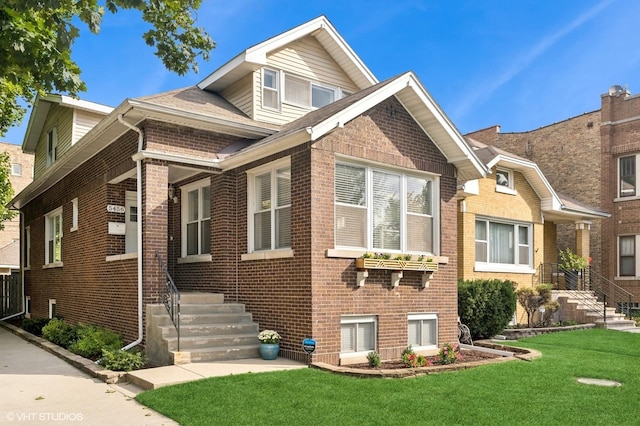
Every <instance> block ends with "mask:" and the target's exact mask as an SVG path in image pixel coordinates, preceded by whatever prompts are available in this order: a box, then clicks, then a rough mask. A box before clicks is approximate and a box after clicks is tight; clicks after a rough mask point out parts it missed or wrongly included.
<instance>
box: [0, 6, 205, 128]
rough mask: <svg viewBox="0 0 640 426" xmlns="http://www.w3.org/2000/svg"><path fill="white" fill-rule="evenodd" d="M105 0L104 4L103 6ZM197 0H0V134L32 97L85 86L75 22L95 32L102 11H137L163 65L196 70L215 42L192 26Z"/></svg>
mask: <svg viewBox="0 0 640 426" xmlns="http://www.w3.org/2000/svg"><path fill="white" fill-rule="evenodd" d="M103 3H104V4H103ZM200 3H201V0H55V1H46V2H45V1H42V0H0V34H2V36H1V37H0V58H2V59H1V60H0V136H2V135H4V134H5V133H6V131H7V129H8V128H9V127H11V126H12V125H14V124H17V123H19V122H20V121H21V120H22V118H23V117H24V114H25V109H24V108H22V107H21V106H20V104H19V100H20V99H22V100H24V101H26V102H27V103H29V104H31V103H33V101H34V99H35V97H36V95H38V94H40V95H44V94H46V93H52V92H59V93H69V94H70V95H71V96H77V94H78V92H81V91H84V90H86V86H85V84H84V82H83V81H82V80H81V78H80V68H79V67H78V65H77V64H76V63H75V62H74V61H73V60H72V59H71V46H72V44H73V42H74V40H75V39H76V37H78V35H79V29H78V27H77V26H76V25H75V23H76V22H78V21H80V22H83V23H84V24H86V25H87V27H88V28H89V30H90V31H91V32H92V33H94V34H97V33H99V32H100V24H101V22H102V18H103V16H104V13H105V8H106V9H107V10H108V11H109V12H111V13H117V12H118V11H119V10H122V9H136V10H139V11H140V12H141V13H142V19H143V20H144V21H146V22H148V23H149V24H151V26H152V28H151V29H149V30H148V31H146V32H145V33H144V34H143V35H142V37H143V38H144V40H145V42H146V43H147V44H148V45H149V46H152V47H155V48H156V51H155V54H156V56H158V57H159V58H160V59H161V60H162V62H163V64H164V66H165V67H166V68H167V69H169V70H170V71H173V72H176V73H178V74H179V75H183V74H185V73H187V72H188V71H189V70H190V69H192V70H193V71H195V72H197V71H198V66H197V61H196V59H197V58H198V57H199V56H202V58H203V59H204V60H208V59H209V51H210V50H212V49H213V48H214V47H215V43H214V41H213V40H212V39H211V38H210V37H209V35H208V34H207V33H206V32H205V31H204V29H202V28H199V27H196V26H195V23H196V15H195V12H196V10H197V9H198V8H199V7H200Z"/></svg>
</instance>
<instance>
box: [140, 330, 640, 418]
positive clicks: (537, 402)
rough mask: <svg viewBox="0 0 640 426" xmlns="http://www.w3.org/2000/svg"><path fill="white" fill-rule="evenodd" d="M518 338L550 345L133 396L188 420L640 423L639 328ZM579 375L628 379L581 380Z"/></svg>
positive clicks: (263, 376)
mask: <svg viewBox="0 0 640 426" xmlns="http://www.w3.org/2000/svg"><path fill="white" fill-rule="evenodd" d="M516 344H517V345H518V346H523V347H530V348H534V349H537V350H539V351H541V352H542V354H543V355H542V357H540V358H538V359H536V360H534V361H532V362H526V361H511V362H506V363H500V364H494V365H486V366H482V367H478V368H473V369H470V370H461V371H457V372H449V373H441V374H434V375H430V376H423V377H418V378H411V379H358V378H352V377H346V376H342V375H338V374H333V373H328V372H324V371H320V370H316V369H301V370H291V371H281V372H274V373H259V374H242V375H236V376H227V377H217V378H211V379H204V380H200V381H197V382H192V383H185V384H182V385H176V386H170V387H166V388H161V389H158V390H154V391H148V392H143V393H141V394H139V395H138V397H137V398H136V399H137V400H138V401H139V402H141V403H143V404H145V405H147V406H149V407H151V408H153V409H154V410H156V411H158V412H160V413H162V414H164V415H166V416H168V417H171V418H173V419H175V420H176V421H178V422H179V423H180V424H183V425H211V424H229V425H250V424H261V425H270V424H274V425H275V424H278V425H291V424H296V425H297V424H313V425H319V424H326V425H350V424H353V425H364V424H380V425H396V424H434V425H445V424H447V425H449V424H461V425H467V424H469V425H470V424H473V425H477V424H480V425H485V424H486V425H529V424H530V425H549V424H559V425H614V424H615V425H638V424H639V423H640V334H632V333H623V332H618V331H611V330H582V331H572V332H563V333H553V334H547V335H543V336H538V337H533V338H529V339H523V340H521V341H519V342H517V343H516ZM578 377H588V378H598V379H609V380H616V381H619V382H621V383H622V386H621V387H617V388H609V387H600V386H594V385H584V384H580V383H577V382H576V379H577V378H578Z"/></svg>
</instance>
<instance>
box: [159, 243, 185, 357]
mask: <svg viewBox="0 0 640 426" xmlns="http://www.w3.org/2000/svg"><path fill="white" fill-rule="evenodd" d="M156 258H157V259H158V262H159V263H160V268H161V269H162V272H163V273H164V275H165V280H166V286H167V287H166V292H165V293H164V295H163V296H162V299H163V300H162V303H164V306H165V307H166V308H167V311H168V312H169V317H171V321H172V322H173V326H174V327H175V328H176V332H177V333H178V352H180V290H178V287H176V284H175V283H174V282H173V278H171V275H170V274H169V271H167V266H166V265H165V264H164V262H163V261H162V256H160V253H158V251H157V250H156Z"/></svg>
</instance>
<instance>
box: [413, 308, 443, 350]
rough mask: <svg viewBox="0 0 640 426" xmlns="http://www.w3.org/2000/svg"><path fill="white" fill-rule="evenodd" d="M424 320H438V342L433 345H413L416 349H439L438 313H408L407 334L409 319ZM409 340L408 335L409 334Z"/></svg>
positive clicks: (437, 325)
mask: <svg viewBox="0 0 640 426" xmlns="http://www.w3.org/2000/svg"><path fill="white" fill-rule="evenodd" d="M422 320H435V321H436V339H435V340H436V343H435V344H433V345H421V346H412V348H413V349H415V350H427V349H437V348H438V337H439V335H438V327H439V324H438V314H436V313H419V314H409V315H407V334H408V333H409V329H408V328H409V321H422ZM407 340H408V336H407Z"/></svg>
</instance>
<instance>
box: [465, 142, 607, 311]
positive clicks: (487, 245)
mask: <svg viewBox="0 0 640 426" xmlns="http://www.w3.org/2000/svg"><path fill="white" fill-rule="evenodd" d="M467 142H468V143H469V144H470V145H471V146H472V148H473V150H474V151H475V153H476V155H477V156H478V158H480V160H481V161H482V162H483V163H484V164H485V165H486V167H487V169H489V171H490V172H489V174H488V175H487V176H486V177H484V178H480V179H476V180H472V181H467V182H465V183H464V184H463V185H460V187H459V189H458V204H459V206H458V277H459V278H460V279H463V280H475V279H500V280H510V281H513V282H515V283H517V285H518V287H530V286H532V285H537V284H542V282H541V281H540V275H541V274H540V271H539V267H540V265H541V264H548V263H555V262H556V259H557V256H558V251H557V248H556V238H557V227H558V226H560V225H562V224H566V223H571V224H581V225H582V226H578V227H577V230H576V238H577V241H580V242H581V246H582V247H583V248H584V250H585V252H584V255H585V256H589V253H588V248H589V238H590V235H589V226H588V225H589V224H591V223H592V222H593V221H598V220H601V219H603V218H607V217H609V216H610V215H609V214H608V213H604V212H601V211H599V210H597V209H595V208H593V207H590V206H587V205H584V204H582V203H578V202H577V201H575V200H573V199H571V198H569V197H567V196H565V195H562V194H560V193H558V192H556V191H555V190H554V189H553V188H552V186H551V185H550V184H549V181H548V180H547V179H546V177H545V176H544V175H543V174H542V171H541V170H540V168H539V167H538V166H537V165H536V164H535V163H534V162H532V161H530V160H528V159H526V158H523V157H519V156H517V155H514V154H511V153H508V152H506V151H504V150H502V149H500V148H496V147H494V146H490V145H486V144H483V143H481V142H478V141H477V140H474V139H472V138H470V137H467ZM515 321H516V323H518V324H524V323H526V313H525V312H524V310H523V309H522V307H521V306H518V307H517V312H516V319H515Z"/></svg>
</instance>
